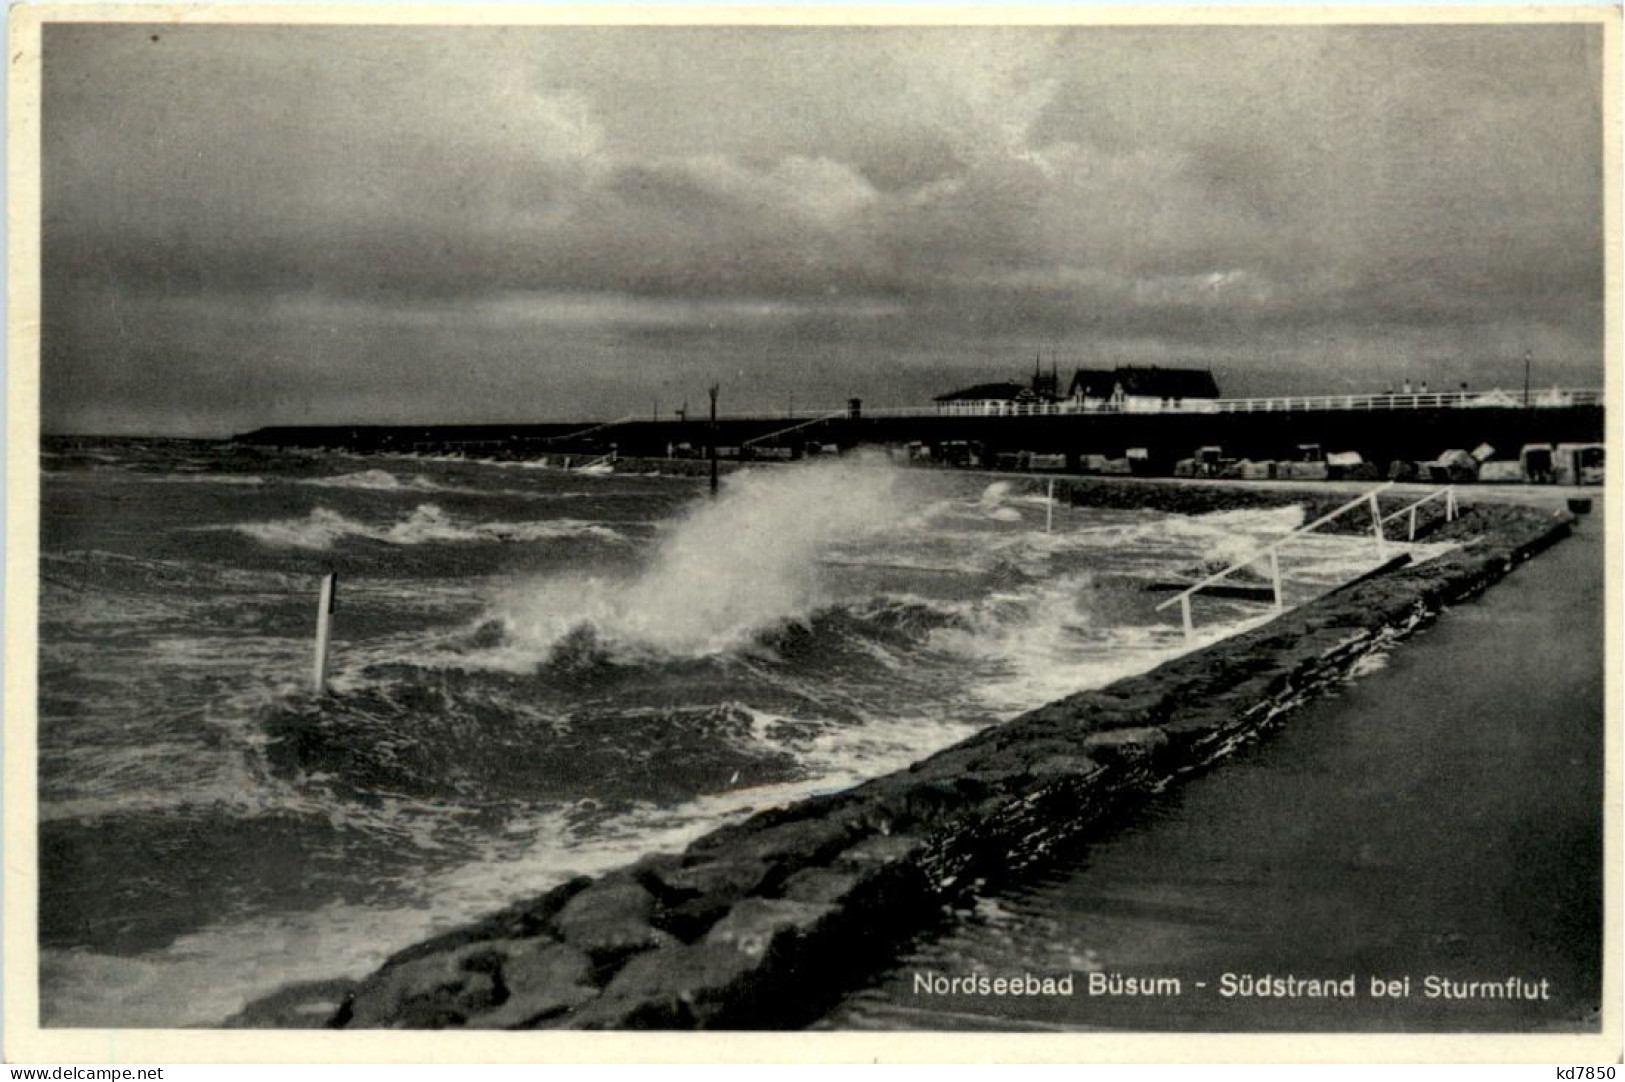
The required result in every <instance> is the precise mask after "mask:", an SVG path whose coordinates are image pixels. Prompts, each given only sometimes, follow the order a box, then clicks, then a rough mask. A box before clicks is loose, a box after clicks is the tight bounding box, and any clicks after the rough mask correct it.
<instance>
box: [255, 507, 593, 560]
mask: <svg viewBox="0 0 1625 1082" xmlns="http://www.w3.org/2000/svg"><path fill="white" fill-rule="evenodd" d="M227 528H228V529H232V530H236V531H238V532H240V533H243V534H246V535H247V536H249V537H252V538H253V539H254V540H256V541H258V542H260V543H261V544H265V545H271V546H273V547H279V548H301V549H317V550H325V549H330V548H332V547H333V545H334V544H336V543H337V542H339V541H341V540H344V539H346V538H360V539H364V540H368V541H381V542H384V543H385V544H390V545H425V544H447V543H457V542H511V541H547V540H553V539H557V538H562V537H595V538H599V539H602V540H607V541H620V540H623V538H622V536H621V535H620V534H619V533H617V532H616V531H615V530H613V529H611V528H610V527H608V526H604V525H601V524H599V523H594V522H583V521H581V520H579V519H546V520H543V521H539V522H459V521H457V520H455V519H453V518H452V517H451V516H450V515H448V514H447V513H446V512H445V511H443V510H442V509H441V508H439V507H438V506H436V505H435V504H432V503H425V504H419V505H418V507H417V508H416V509H415V510H414V511H413V512H412V513H411V514H410V515H408V516H407V517H406V518H403V519H401V520H400V521H399V522H396V523H393V524H392V525H389V526H369V525H367V524H366V523H364V522H357V521H356V520H354V519H351V518H346V517H345V516H344V515H341V514H339V513H338V512H337V511H332V510H329V509H328V508H325V507H318V508H316V509H315V510H314V511H312V512H311V513H310V514H309V515H307V516H305V517H304V518H293V519H276V520H273V521H270V522H247V523H240V524H237V525H234V526H231V527H227Z"/></svg>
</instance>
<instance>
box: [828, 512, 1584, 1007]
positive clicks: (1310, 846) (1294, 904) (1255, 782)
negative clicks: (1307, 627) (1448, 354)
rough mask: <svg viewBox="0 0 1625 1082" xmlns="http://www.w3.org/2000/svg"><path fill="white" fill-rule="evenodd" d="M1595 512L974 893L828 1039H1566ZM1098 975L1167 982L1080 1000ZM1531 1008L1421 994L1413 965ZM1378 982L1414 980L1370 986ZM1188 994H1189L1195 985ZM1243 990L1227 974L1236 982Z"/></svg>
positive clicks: (1575, 992)
mask: <svg viewBox="0 0 1625 1082" xmlns="http://www.w3.org/2000/svg"><path fill="white" fill-rule="evenodd" d="M1601 527H1602V522H1601V520H1600V517H1599V518H1597V519H1593V520H1591V521H1588V522H1584V523H1583V524H1582V527H1581V529H1580V530H1579V532H1578V533H1577V534H1576V536H1575V537H1573V538H1571V539H1570V540H1567V541H1564V542H1562V543H1560V544H1559V545H1558V546H1557V547H1556V548H1555V549H1552V550H1550V551H1549V552H1548V553H1546V554H1544V555H1542V556H1540V557H1537V558H1536V559H1535V560H1534V561H1533V562H1531V563H1530V564H1527V565H1524V566H1523V567H1521V568H1520V569H1518V570H1517V571H1515V572H1514V573H1513V574H1512V575H1511V576H1510V577H1509V578H1508V579H1506V580H1504V581H1503V582H1502V583H1500V584H1499V585H1497V586H1495V587H1493V588H1492V589H1491V590H1490V591H1489V592H1488V593H1487V594H1486V595H1484V596H1483V597H1482V598H1480V599H1479V600H1477V601H1474V602H1471V603H1467V604H1464V605H1461V606H1459V607H1457V608H1455V609H1452V610H1450V611H1448V612H1446V613H1445V614H1444V615H1443V616H1442V617H1441V618H1440V620H1439V621H1438V623H1437V624H1435V625H1434V626H1432V627H1431V628H1429V629H1427V630H1426V631H1425V632H1423V633H1422V634H1420V635H1419V636H1418V637H1417V638H1415V639H1414V640H1412V641H1410V642H1408V643H1405V644H1403V645H1401V646H1399V647H1398V648H1396V649H1395V650H1394V651H1393V652H1392V653H1391V654H1390V655H1388V657H1387V659H1386V664H1383V665H1379V666H1376V667H1371V666H1368V668H1374V671H1367V672H1365V673H1364V674H1362V675H1360V676H1359V677H1357V678H1356V679H1354V680H1352V681H1351V682H1350V683H1349V684H1348V685H1347V686H1345V687H1344V688H1343V689H1342V691H1341V692H1340V694H1339V695H1337V696H1336V697H1334V698H1329V699H1322V700H1319V701H1317V702H1314V703H1311V704H1310V705H1308V706H1307V707H1304V708H1302V709H1300V710H1298V711H1296V712H1294V713H1292V714H1290V715H1288V716H1287V717H1286V719H1285V722H1284V725H1283V727H1282V728H1280V729H1279V730H1277V731H1274V732H1273V733H1271V734H1269V735H1268V736H1267V737H1266V738H1265V739H1264V740H1262V741H1261V742H1259V743H1257V744H1255V745H1253V746H1251V747H1249V748H1247V749H1245V750H1244V751H1242V752H1241V753H1239V754H1237V755H1236V756H1234V757H1232V758H1231V759H1229V760H1227V761H1225V762H1223V763H1221V764H1220V765H1219V766H1217V767H1216V768H1215V769H1213V770H1212V771H1210V772H1208V773H1207V774H1205V775H1202V776H1200V777H1197V778H1194V779H1192V780H1190V781H1189V782H1187V783H1185V784H1184V785H1182V786H1179V787H1177V788H1174V789H1172V790H1170V791H1168V792H1165V793H1163V794H1161V795H1160V796H1158V797H1156V798H1154V799H1152V800H1151V801H1150V802H1149V803H1148V804H1147V805H1145V806H1143V807H1142V808H1140V809H1139V810H1138V811H1136V812H1134V813H1132V814H1130V815H1128V816H1126V817H1125V820H1124V821H1123V822H1122V823H1120V824H1119V825H1117V826H1116V827H1114V828H1111V829H1108V830H1105V831H1103V832H1102V834H1101V835H1100V836H1098V837H1096V838H1094V839H1093V840H1091V841H1088V842H1086V843H1085V844H1084V845H1082V846H1080V847H1079V848H1078V849H1077V850H1076V851H1075V852H1073V854H1072V855H1071V857H1070V858H1069V859H1066V860H1063V861H1061V862H1059V863H1058V864H1057V865H1056V866H1054V867H1053V868H1051V869H1050V871H1049V872H1048V873H1047V874H1046V875H1045V876H1044V877H1043V878H1042V879H1040V880H1036V881H1029V882H1026V883H1024V884H1021V885H1019V886H1017V887H1014V888H1012V889H1009V890H1006V891H1002V892H999V893H996V894H993V895H991V896H989V897H987V898H984V899H982V900H981V901H980V902H979V903H978V904H977V906H976V908H975V910H974V911H973V912H966V913H963V914H960V915H959V916H958V917H956V918H954V919H952V920H950V921H949V922H948V923H947V924H946V925H945V926H944V927H943V928H941V929H939V930H938V932H937V933H936V934H934V935H933V936H930V937H928V938H927V941H926V942H923V943H920V944H917V945H916V946H915V947H914V948H912V949H911V950H910V951H908V953H906V955H905V956H903V957H902V959H901V960H900V961H899V962H898V963H897V964H896V965H895V966H894V967H892V968H891V969H890V970H889V971H888V972H886V973H885V974H883V975H882V976H881V977H879V978H878V979H877V980H876V981H875V982H874V983H873V985H872V986H871V987H870V988H868V989H866V990H863V991H860V992H857V993H854V994H853V995H852V996H850V997H849V998H848V999H847V1001H846V1002H845V1003H843V1004H842V1005H841V1006H840V1007H839V1008H838V1009H837V1010H836V1011H834V1012H833V1013H832V1014H831V1016H830V1017H829V1018H828V1019H827V1020H826V1022H825V1023H824V1025H826V1026H833V1027H838V1028H864V1027H883V1028H905V1027H914V1028H928V1029H960V1028H972V1029H983V1028H986V1029H1009V1028H1016V1029H1022V1028H1049V1027H1057V1026H1058V1027H1064V1028H1102V1029H1114V1030H1152V1031H1156V1030H1197V1031H1203V1030H1206V1031H1270V1030H1300V1031H1301V1030H1355V1031H1359V1030H1393V1031H1407V1030H1416V1031H1466V1030H1512V1031H1526V1030H1536V1031H1539V1030H1565V1029H1583V1028H1587V1027H1594V1026H1595V1025H1596V1024H1597V1019H1598V1005H1599V1003H1600V996H1601V965H1602V946H1601V928H1602V896H1603V895H1602V889H1603V884H1602V808H1603V803H1602V801H1603V765H1602V763H1603V691H1602V686H1603V613H1602V590H1601V586H1602V582H1603V575H1602V566H1603V556H1602V547H1603V546H1602V529H1601ZM1068 972H1073V973H1075V974H1076V977H1075V991H1074V994H1073V995H1072V996H1070V997H1067V996H1052V997H1043V996H1039V997H1020V998H1008V997H1007V998H998V997H992V996H985V995H976V994H949V995H935V994H924V993H922V992H920V991H918V990H917V987H916V975H917V974H940V975H944V976H947V977H950V978H952V977H959V976H965V975H968V974H974V973H986V974H989V975H994V976H1010V975H1019V974H1022V973H1033V974H1035V975H1039V976H1053V975H1061V974H1064V973H1068ZM1091 972H1094V973H1099V974H1102V975H1106V974H1118V975H1122V976H1126V977H1132V978H1135V979H1142V978H1158V977H1168V978H1174V979H1177V980H1178V981H1179V982H1180V994H1178V995H1173V994H1159V995H1150V996H1126V995H1124V996H1112V995H1090V994H1089V986H1088V981H1089V979H1090V978H1089V974H1090V973H1091ZM1226 973H1231V974H1234V975H1236V976H1237V977H1240V976H1241V975H1245V974H1250V975H1253V976H1254V977H1263V976H1271V977H1285V976H1296V977H1298V978H1303V979H1308V978H1332V979H1342V978H1346V977H1348V976H1350V975H1352V976H1353V977H1354V978H1355V984H1356V986H1357V996H1356V998H1354V999H1352V1000H1342V999H1326V998H1304V997H1298V998H1287V997H1270V998H1259V997H1243V996H1233V997H1228V998H1227V997H1225V996H1222V995H1220V994H1219V988H1220V981H1221V979H1222V977H1223V975H1224V974H1226ZM1430 974H1431V975H1436V976H1438V977H1441V978H1445V979H1448V980H1451V981H1455V982H1463V983H1465V982H1475V981H1476V982H1480V983H1490V982H1499V983H1503V984H1504V983H1505V982H1506V981H1507V980H1508V978H1513V979H1521V980H1523V981H1524V982H1526V983H1525V984H1522V985H1517V986H1516V987H1517V988H1519V989H1520V990H1521V989H1523V988H1528V989H1529V990H1530V991H1532V992H1537V993H1538V992H1539V982H1541V981H1545V982H1546V986H1545V994H1546V996H1547V998H1541V999H1535V1000H1529V999H1516V1000H1513V999H1485V998H1473V999H1445V998H1442V997H1441V998H1433V999H1429V998H1427V997H1426V995H1425V985H1424V982H1425V979H1426V978H1427V976H1428V975H1430ZM1373 977H1377V978H1381V979H1383V980H1385V981H1392V980H1403V979H1404V978H1407V977H1408V978H1410V995H1409V996H1408V997H1398V998H1394V997H1382V998H1374V997H1372V996H1371V994H1370V982H1371V979H1372V978H1373ZM1198 982H1203V983H1205V984H1206V988H1201V987H1198V986H1197V985H1198ZM1238 987H1239V982H1238Z"/></svg>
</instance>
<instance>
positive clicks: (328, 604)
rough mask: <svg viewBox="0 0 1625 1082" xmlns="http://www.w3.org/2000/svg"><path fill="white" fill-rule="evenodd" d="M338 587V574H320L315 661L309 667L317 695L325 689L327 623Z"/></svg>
mask: <svg viewBox="0 0 1625 1082" xmlns="http://www.w3.org/2000/svg"><path fill="white" fill-rule="evenodd" d="M338 588H339V576H338V572H336V571H329V572H328V573H327V574H325V575H323V576H322V592H321V598H320V600H319V601H318V602H317V604H316V661H315V664H314V665H313V666H312V668H311V672H310V682H311V689H312V690H313V691H315V692H316V694H318V695H322V694H325V693H326V691H327V624H328V621H329V619H330V618H331V617H332V615H333V608H334V602H335V600H336V598H337V594H338Z"/></svg>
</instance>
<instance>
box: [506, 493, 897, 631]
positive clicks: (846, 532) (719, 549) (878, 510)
mask: <svg viewBox="0 0 1625 1082" xmlns="http://www.w3.org/2000/svg"><path fill="white" fill-rule="evenodd" d="M898 479H899V475H898V473H897V471H894V470H892V469H889V468H884V467H881V466H878V465H875V464H872V463H854V462H851V461H843V462H835V463H818V464H815V465H810V466H806V467H802V468H799V469H795V470H784V471H767V470H762V471H751V472H747V473H741V474H737V475H735V476H733V477H731V478H729V480H728V484H727V485H726V486H724V488H723V490H722V492H721V495H720V496H719V497H718V498H717V499H715V500H710V501H705V502H702V503H699V504H697V505H696V506H695V507H694V509H693V510H692V511H691V512H690V513H689V515H688V516H687V517H686V518H684V519H682V520H681V521H680V522H679V523H677V525H676V526H674V527H673V528H672V529H670V530H669V531H668V532H667V533H666V534H665V535H664V536H663V537H662V539H661V541H660V544H659V548H658V549H657V550H656V552H655V554H654V558H653V560H652V562H651V564H650V565H649V566H648V568H647V569H646V570H645V571H644V572H643V573H642V574H641V575H639V576H638V577H636V578H635V579H632V580H630V581H611V580H605V579H597V578H551V579H547V580H544V581H541V582H535V583H532V584H530V585H529V586H527V587H525V588H522V589H518V590H515V591H512V592H511V593H510V594H509V595H508V596H506V597H504V598H502V599H500V600H499V602H498V603H497V605H496V612H495V615H496V616H497V617H498V618H499V619H500V620H502V621H503V623H504V624H505V626H506V627H507V628H508V631H509V633H510V638H511V640H512V641H513V642H514V643H515V644H516V645H517V647H518V649H519V651H520V652H521V654H523V655H526V656H528V657H530V658H531V659H532V660H533V661H539V660H542V659H544V658H545V657H546V656H547V653H548V651H549V650H550V649H551V648H552V646H553V645H554V644H555V643H557V642H558V641H559V640H560V639H562V638H563V637H564V636H565V635H566V634H568V633H570V632H571V631H573V630H575V629H577V628H579V627H581V626H583V625H586V626H588V627H590V628H591V629H592V630H593V632H594V633H595V634H596V635H597V636H598V637H599V639H600V640H601V641H603V642H605V643H606V644H610V645H613V646H620V647H625V648H630V649H632V650H648V651H653V652H658V653H664V654H673V655H684V656H699V655H706V654H714V653H720V652H723V651H726V650H729V649H731V648H734V647H737V646H740V645H742V644H744V643H746V642H748V641H750V639H751V638H753V637H754V636H755V635H756V634H758V633H759V632H761V631H762V630H764V629H766V628H769V627H773V626H776V625H778V624H781V623H783V622H784V621H786V620H789V619H795V618H798V617H801V616H804V615H806V614H807V613H809V612H811V611H813V609H814V608H816V607H817V606H818V605H819V604H820V602H821V601H822V600H823V599H822V597H821V595H820V574H821V570H822V568H821V565H820V563H819V558H820V557H821V556H822V555H823V554H824V553H826V552H828V551H829V550H830V549H831V548H832V547H833V546H835V545H836V544H837V543H838V542H841V541H849V540H851V539H853V538H858V537H863V536H867V535H873V534H875V533H878V532H880V531H882V530H885V529H887V528H888V527H890V526H893V525H895V524H896V523H898V522H900V521H902V520H903V519H904V518H905V517H906V515H907V506H906V501H905V500H904V499H903V498H902V493H901V490H900V486H899V484H898Z"/></svg>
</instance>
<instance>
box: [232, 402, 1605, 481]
mask: <svg viewBox="0 0 1625 1082" xmlns="http://www.w3.org/2000/svg"><path fill="white" fill-rule="evenodd" d="M790 429H793V431H787V430H790ZM775 433H779V435H775ZM1603 435H1604V423H1603V408H1602V407H1601V406H1558V407H1541V408H1535V409H1521V408H1503V407H1489V408H1482V409H1462V408H1440V409H1407V410H1388V411H1372V410H1300V411H1293V410H1281V411H1272V412H1261V413H1214V414H1205V413H1166V414H1156V413H1084V414H1063V415H1056V416H1038V417H1031V416H1029V417H947V416H917V417H864V416H858V417H849V416H836V417H830V418H827V419H824V420H821V421H818V422H816V423H812V424H805V425H803V424H802V423H801V422H800V421H798V420H795V419H787V418H784V417H754V418H727V419H724V420H722V421H719V422H718V423H717V426H716V429H715V433H714V435H713V433H712V430H711V428H710V426H709V424H708V423H707V422H705V421H703V420H693V421H675V420H672V421H666V420H659V421H657V420H641V421H625V422H620V423H616V424H611V425H592V424H591V423H590V422H581V423H572V424H537V425H425V426H405V425H401V426H383V425H376V426H353V425H352V426H343V427H338V426H333V427H320V426H306V427H276V428H263V429H259V430H257V431H254V432H250V433H246V434H244V435H242V436H239V437H237V439H238V440H239V441H240V442H245V443H251V444H259V445H267V446H276V447H325V448H344V449H346V450H351V451H361V452H379V453H419V454H434V453H461V454H468V455H472V456H477V457H481V456H491V457H516V458H525V457H535V456H536V455H540V454H574V455H583V454H584V455H589V456H590V455H603V454H608V453H609V452H610V450H611V449H612V448H613V449H614V450H616V451H618V452H619V453H620V454H622V455H636V456H644V457H656V458H664V457H666V455H667V451H668V449H671V450H673V451H678V450H679V449H681V448H684V447H685V446H686V447H687V448H688V450H687V452H685V453H688V454H693V455H701V456H703V454H704V449H705V448H706V447H707V446H709V441H711V440H713V439H714V440H715V442H716V443H717V445H718V446H721V447H726V448H731V449H733V450H734V451H737V449H739V448H740V447H742V446H744V445H746V444H747V442H749V441H759V442H757V443H755V444H754V446H756V447H758V448H760V449H762V453H764V454H768V453H771V452H772V451H775V450H776V451H778V452H780V453H800V452H801V451H802V450H804V449H805V448H806V446H807V445H808V444H813V443H817V444H834V445H836V446H838V447H841V448H843V449H844V448H851V447H855V446H859V445H864V444H890V445H902V444H907V443H915V442H917V443H921V444H924V445H927V446H941V445H943V444H946V443H952V442H964V443H974V444H977V445H979V446H980V447H981V448H982V449H983V451H984V453H985V454H987V455H992V454H997V453H1001V452H1017V451H1033V452H1036V453H1041V454H1062V455H1066V456H1067V457H1068V461H1069V463H1070V464H1071V466H1072V467H1073V468H1074V469H1075V468H1076V464H1077V461H1078V460H1079V458H1080V457H1081V456H1084V455H1104V456H1106V457H1109V458H1118V457H1121V456H1123V455H1124V454H1125V453H1126V452H1127V451H1128V449H1130V448H1138V449H1140V450H1143V451H1145V453H1146V458H1145V459H1144V465H1143V468H1144V469H1146V470H1147V471H1148V472H1153V473H1162V474H1168V473H1171V472H1172V471H1173V467H1174V463H1175V462H1177V461H1178V460H1179V459H1182V458H1186V457H1189V456H1190V455H1192V454H1193V453H1195V451H1196V449H1197V448H1199V447H1208V446H1216V447H1221V448H1223V450H1224V453H1225V454H1226V455H1228V456H1230V457H1247V458H1253V459H1296V458H1298V457H1299V455H1298V450H1297V449H1298V446H1299V445H1300V444H1306V443H1317V444H1320V445H1321V446H1322V447H1323V448H1324V449H1325V450H1327V451H1358V452H1359V453H1360V454H1361V456H1362V457H1363V458H1364V459H1365V461H1367V462H1371V463H1375V464H1376V465H1377V466H1378V468H1379V470H1380V471H1382V472H1383V473H1385V474H1386V472H1387V468H1388V465H1389V464H1390V463H1392V462H1395V461H1406V462H1411V461H1421V460H1430V459H1433V458H1435V457H1436V456H1437V455H1439V454H1440V453H1441V452H1443V451H1446V450H1450V449H1452V448H1460V449H1463V450H1471V449H1472V448H1474V447H1477V446H1478V445H1479V444H1481V443H1488V444H1490V445H1491V446H1492V447H1495V448H1496V449H1497V450H1498V451H1499V452H1500V457H1503V458H1516V457H1517V454H1518V450H1519V448H1521V447H1522V446H1523V445H1524V444H1526V443H1590V442H1599V441H1601V440H1602V439H1603ZM730 453H732V452H730Z"/></svg>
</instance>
